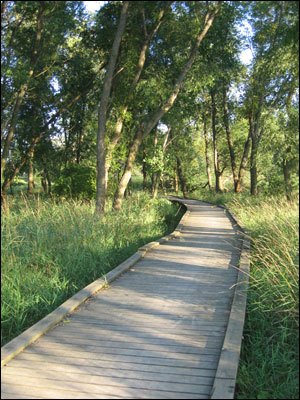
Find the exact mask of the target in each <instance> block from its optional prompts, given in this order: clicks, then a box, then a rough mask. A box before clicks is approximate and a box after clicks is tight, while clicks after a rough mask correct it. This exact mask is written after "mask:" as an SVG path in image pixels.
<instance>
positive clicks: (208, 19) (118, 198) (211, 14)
mask: <svg viewBox="0 0 300 400" xmlns="http://www.w3.org/2000/svg"><path fill="white" fill-rule="evenodd" d="M220 8H221V2H219V3H218V5H217V7H216V8H215V9H214V10H213V11H210V10H209V11H207V13H206V15H205V17H204V24H203V27H202V29H201V31H200V32H199V34H198V35H197V38H196V44H195V46H194V47H193V49H192V51H191V54H190V57H189V59H188V61H187V63H186V64H185V66H184V68H183V70H182V71H181V73H180V74H179V76H178V78H177V80H176V82H175V84H174V86H173V90H172V93H171V94H170V96H169V97H168V99H167V101H166V102H165V103H164V104H163V105H162V107H160V108H159V109H158V110H157V112H156V113H155V114H154V115H153V117H152V118H151V119H150V120H149V121H148V122H147V123H146V124H145V128H144V129H143V131H142V133H141V140H140V141H139V144H138V148H136V144H137V143H138V142H136V144H135V143H133V146H134V149H133V150H132V149H130V150H129V153H128V156H127V162H126V168H125V170H124V174H123V177H122V179H121V181H120V183H119V186H118V188H117V191H116V194H115V198H114V204H113V207H114V209H115V210H118V209H121V207H122V200H123V198H124V192H125V189H126V187H125V188H124V185H127V184H128V181H129V179H128V177H130V176H131V173H132V168H133V165H134V161H135V157H136V154H137V152H138V149H139V146H140V144H141V143H142V140H143V139H144V138H145V137H146V136H147V135H148V134H149V133H150V132H151V131H152V129H153V128H154V126H155V125H157V124H158V122H159V120H160V119H161V118H162V117H163V116H164V115H165V114H166V113H167V112H168V111H169V110H170V108H171V107H172V106H173V104H174V102H175V100H176V98H177V96H178V93H179V92H180V90H181V88H182V87H183V85H184V80H185V78H186V76H187V74H188V72H189V71H190V69H191V68H192V65H193V63H194V61H195V59H196V56H197V54H198V49H199V47H200V44H201V42H202V40H203V39H204V37H205V35H206V34H207V32H208V30H209V28H210V27H211V25H212V23H213V21H214V19H215V16H216V15H217V13H218V12H219V10H220ZM133 154H135V155H134V157H133ZM129 158H130V159H131V160H130V161H129Z"/></svg>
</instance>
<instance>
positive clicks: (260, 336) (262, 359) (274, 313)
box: [191, 193, 299, 399]
mask: <svg viewBox="0 0 300 400" xmlns="http://www.w3.org/2000/svg"><path fill="white" fill-rule="evenodd" d="M191 197H192V196H191ZM193 197H197V198H199V199H201V200H206V201H210V202H213V203H217V204H223V205H225V206H227V207H228V208H229V209H231V210H232V211H233V212H234V213H235V214H236V215H237V216H238V217H239V219H240V220H241V222H242V223H243V224H244V226H245V227H246V228H247V229H248V230H249V232H250V234H251V267H250V268H251V269H250V281H249V290H248V299H247V311H246V321H245V326H244V339H243V342H242V350H241V358H240V364H239V370H238V377H237V386H236V398H237V399H298V398H299V200H298V199H294V200H293V201H290V202H288V201H286V200H285V199H284V198H278V197H265V198H264V197H257V198H253V197H249V196H248V195H238V196H234V195H232V194H230V193H225V194H220V195H212V194H209V193H198V194H197V195H196V196H195V195H193Z"/></svg>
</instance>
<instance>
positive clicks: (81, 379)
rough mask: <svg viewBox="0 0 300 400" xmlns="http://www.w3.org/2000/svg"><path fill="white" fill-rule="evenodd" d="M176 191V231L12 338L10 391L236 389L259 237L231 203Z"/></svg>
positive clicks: (5, 367)
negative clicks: (252, 247) (179, 210)
mask: <svg viewBox="0 0 300 400" xmlns="http://www.w3.org/2000/svg"><path fill="white" fill-rule="evenodd" d="M170 199H172V200H177V201H179V202H181V203H183V204H184V205H185V206H186V208H187V212H186V213H185V215H184V217H183V219H182V220H181V222H180V224H179V225H178V227H177V229H176V230H175V231H174V232H173V234H171V235H168V236H166V237H165V238H162V239H161V240H158V241H156V242H151V243H150V244H148V245H146V246H143V247H142V248H141V249H139V251H138V252H137V253H136V254H135V255H133V256H132V257H130V258H129V259H128V260H126V261H125V262H124V263H122V264H121V265H120V266H118V267H117V268H115V269H114V270H113V271H111V272H110V273H108V274H107V275H106V278H105V279H103V278H101V279H99V280H97V281H95V282H93V283H92V284H91V285H89V286H87V287H86V288H84V289H83V290H81V291H80V292H78V293H77V294H76V295H75V296H73V297H72V298H71V299H69V300H68V301H67V302H65V303H63V304H62V305H61V306H60V307H58V309H56V310H55V311H54V312H53V313H51V314H49V315H48V316H47V317H45V318H44V319H42V320H41V321H40V322H38V323H37V324H35V325H34V326H33V327H31V328H30V329H28V330H27V331H25V332H24V333H22V334H21V335H20V336H18V337H17V338H15V339H13V340H12V341H11V342H9V343H8V344H7V345H5V346H3V347H2V356H1V357H2V358H1V359H2V396H1V398H2V399H117V398H123V399H210V398H213V399H233V398H234V390H235V380H236V373H237V367H238V360H239V354H240V346H241V340H242V333H243V324H244V316H245V306H246V296H247V279H248V271H249V241H248V240H247V239H246V238H245V235H243V234H242V231H241V227H240V225H238V223H237V222H238V221H237V220H236V219H234V217H233V216H232V215H231V214H229V213H228V211H226V210H225V209H224V208H220V207H217V206H213V205H212V204H208V203H204V202H201V201H197V200H186V199H179V198H175V197H173V198H170ZM83 268H84V266H83ZM125 271H126V272H125ZM99 289H100V290H99ZM71 311H72V312H71Z"/></svg>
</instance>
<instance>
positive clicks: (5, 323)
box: [1, 194, 182, 345]
mask: <svg viewBox="0 0 300 400" xmlns="http://www.w3.org/2000/svg"><path fill="white" fill-rule="evenodd" d="M177 210H178V206H175V205H173V204H171V203H170V202H169V201H167V200H163V199H154V200H152V199H151V198H150V197H149V196H147V195H144V194H138V195H137V196H135V197H131V198H129V199H127V200H126V201H125V202H124V206H123V208H122V210H121V211H120V212H118V213H115V212H113V211H107V212H105V213H104V214H103V215H102V216H101V218H100V219H95V218H94V217H93V212H94V203H93V202H92V203H90V204H89V203H84V202H80V201H74V200H70V201H62V200H57V199H55V198H54V199H52V200H51V199H48V200H45V199H44V200H41V199H40V198H39V197H37V198H35V199H32V200H28V199H27V198H25V197H23V199H21V198H20V197H18V198H17V197H16V198H9V200H8V202H7V204H6V208H5V209H4V210H3V211H2V224H1V259H2V272H1V280H2V286H1V297H2V303H1V318H2V330H1V344H2V345H3V344H5V343H7V342H8V341H9V340H11V339H13V338H14V337H15V336H17V335H18V334H20V333H21V332H23V331H24V330H25V329H27V328H28V327H30V326H31V325H32V324H34V323H35V322H37V321H38V320H40V319H41V318H42V317H44V316H45V315H47V314H48V313H49V312H51V311H52V310H53V309H55V308H56V307H58V305H60V304H61V303H62V302H63V301H65V300H66V299H68V298H69V297H70V296H72V295H73V294H74V293H75V292H77V291H78V290H80V289H81V288H83V287H84V286H86V285H87V284H89V283H90V282H92V281H94V280H95V279H97V278H99V277H101V276H102V275H103V274H105V273H107V272H108V271H110V270H111V269H112V268H114V267H116V266H117V265H118V264H120V263H121V262H123V261H124V260H125V259H126V258H128V257H129V256H130V255H131V254H133V253H134V252H135V251H136V250H137V249H138V248H139V247H140V246H142V245H144V244H145V243H148V242H150V241H152V240H155V239H157V238H159V237H161V236H164V235H166V234H167V233H169V232H171V231H173V230H174V229H175V226H176V225H177V223H178V221H179V219H180V218H181V216H182V212H179V213H178V214H177V215H176V217H175V214H176V213H177Z"/></svg>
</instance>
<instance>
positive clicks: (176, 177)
mask: <svg viewBox="0 0 300 400" xmlns="http://www.w3.org/2000/svg"><path fill="white" fill-rule="evenodd" d="M174 179H175V192H176V193H178V191H179V185H178V171H177V165H176V166H175V168H174Z"/></svg>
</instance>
